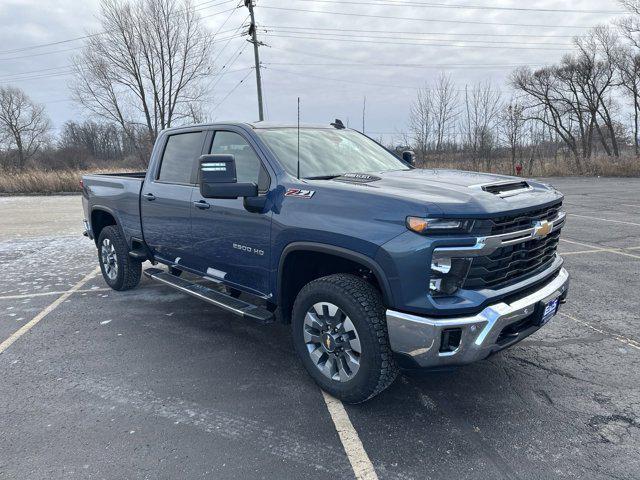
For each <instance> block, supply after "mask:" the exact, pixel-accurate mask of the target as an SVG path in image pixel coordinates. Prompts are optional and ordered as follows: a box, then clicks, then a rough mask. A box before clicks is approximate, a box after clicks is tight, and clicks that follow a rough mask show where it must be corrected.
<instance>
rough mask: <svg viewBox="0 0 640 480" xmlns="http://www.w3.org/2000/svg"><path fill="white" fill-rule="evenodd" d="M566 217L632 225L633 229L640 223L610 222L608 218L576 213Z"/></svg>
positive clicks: (639, 225)
mask: <svg viewBox="0 0 640 480" xmlns="http://www.w3.org/2000/svg"><path fill="white" fill-rule="evenodd" d="M567 215H571V216H572V217H582V218H590V219H592V220H600V221H601V222H611V223H622V224H624V225H633V226H635V227H640V223H633V222H623V221H622V220H611V219H610V218H598V217H590V216H588V215H578V214H577V213H567Z"/></svg>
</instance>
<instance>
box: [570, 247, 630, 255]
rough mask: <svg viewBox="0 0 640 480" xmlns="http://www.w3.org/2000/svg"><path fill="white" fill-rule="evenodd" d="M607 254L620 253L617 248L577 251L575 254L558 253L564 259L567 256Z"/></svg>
mask: <svg viewBox="0 0 640 480" xmlns="http://www.w3.org/2000/svg"><path fill="white" fill-rule="evenodd" d="M607 252H620V249H618V248H598V249H597V250H578V251H577V252H560V255H561V256H563V257H566V256H567V255H579V254H581V253H607Z"/></svg>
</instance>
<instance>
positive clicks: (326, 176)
mask: <svg viewBox="0 0 640 480" xmlns="http://www.w3.org/2000/svg"><path fill="white" fill-rule="evenodd" d="M342 175H343V174H342V173H339V174H337V175H318V176H317V177H304V179H305V180H331V179H333V178H338V177H341V176H342Z"/></svg>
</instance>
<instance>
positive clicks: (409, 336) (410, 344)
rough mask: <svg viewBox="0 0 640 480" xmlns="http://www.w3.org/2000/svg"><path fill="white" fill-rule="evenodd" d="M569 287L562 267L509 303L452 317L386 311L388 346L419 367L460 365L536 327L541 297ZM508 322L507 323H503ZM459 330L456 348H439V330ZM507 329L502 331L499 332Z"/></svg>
mask: <svg viewBox="0 0 640 480" xmlns="http://www.w3.org/2000/svg"><path fill="white" fill-rule="evenodd" d="M568 289H569V273H568V272H567V271H566V270H565V269H564V268H562V269H560V272H559V273H558V274H557V275H556V276H555V277H554V278H553V279H552V280H550V281H549V283H547V284H546V285H544V286H542V287H540V288H539V289H538V290H536V291H534V292H533V293H530V294H528V295H526V296H525V297H522V298H518V299H516V300H514V301H511V303H506V302H500V303H496V304H494V305H490V306H488V307H486V308H485V309H484V310H482V311H481V312H480V313H478V314H476V315H471V316H465V317H457V318H446V319H443V318H433V317H422V316H418V315H412V314H409V313H402V312H397V311H394V310H387V329H388V331H389V341H390V344H391V350H393V351H394V352H395V353H397V354H401V356H404V357H409V358H410V359H411V360H412V362H411V364H413V365H417V366H420V367H446V366H453V365H464V364H467V363H471V362H475V361H477V360H482V359H484V358H487V357H488V356H489V355H491V354H492V353H494V352H497V351H499V350H502V349H504V348H507V347H510V346H511V345H513V344H515V343H517V342H519V341H520V340H522V339H523V338H525V337H527V336H528V335H531V334H532V333H533V332H535V331H536V330H538V329H539V328H540V326H538V325H537V324H536V323H535V322H533V321H532V322H528V321H527V319H531V320H534V316H535V315H537V311H538V308H539V305H540V304H541V302H549V301H551V300H554V299H555V298H560V299H561V300H563V299H564V298H565V297H566V295H567V292H568ZM508 327H509V328H508ZM451 329H460V330H461V337H460V342H459V345H458V346H457V348H455V349H453V350H449V351H442V348H441V347H442V339H443V332H445V331H452V330H451ZM505 332H507V333H505Z"/></svg>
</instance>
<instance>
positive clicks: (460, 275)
mask: <svg viewBox="0 0 640 480" xmlns="http://www.w3.org/2000/svg"><path fill="white" fill-rule="evenodd" d="M470 266H471V259H470V258H434V259H433V260H432V262H431V279H430V280H429V293H430V294H431V295H432V296H444V295H453V294H454V293H455V292H456V291H457V290H458V289H459V288H460V287H461V286H462V284H463V282H464V279H465V278H466V277H467V273H468V272H469V267H470Z"/></svg>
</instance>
